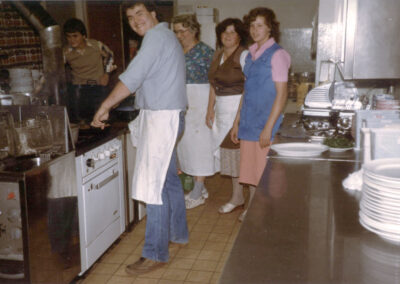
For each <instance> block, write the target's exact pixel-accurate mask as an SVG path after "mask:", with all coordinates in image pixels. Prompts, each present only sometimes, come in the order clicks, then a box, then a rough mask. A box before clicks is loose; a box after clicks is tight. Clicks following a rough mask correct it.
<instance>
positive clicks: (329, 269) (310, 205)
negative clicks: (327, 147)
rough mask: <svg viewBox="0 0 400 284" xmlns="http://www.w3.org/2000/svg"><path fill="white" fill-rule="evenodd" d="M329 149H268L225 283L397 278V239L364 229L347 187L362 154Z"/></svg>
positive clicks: (225, 272) (399, 251) (356, 199)
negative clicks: (309, 152) (309, 154)
mask: <svg viewBox="0 0 400 284" xmlns="http://www.w3.org/2000/svg"><path fill="white" fill-rule="evenodd" d="M324 155H325V156H324ZM331 155H332V153H324V154H323V155H322V156H321V157H318V158H284V157H279V156H277V155H276V154H275V153H273V152H272V151H271V152H270V157H269V158H268V162H267V166H266V169H265V171H264V173H263V176H262V178H261V181H260V184H259V186H258V188H257V190H256V194H255V197H254V199H253V202H252V204H251V206H250V208H249V210H248V213H247V217H246V218H245V220H244V222H243V224H242V227H241V229H240V232H239V234H238V236H237V239H236V241H235V244H234V246H233V248H232V251H231V254H230V257H229V258H228V260H227V263H226V265H225V268H224V270H223V273H222V275H221V278H220V283H229V284H232V283H380V284H381V283H391V284H392V283H400V245H395V244H391V243H388V242H387V241H384V240H382V239H381V238H379V237H378V236H377V235H375V234H374V233H372V232H369V231H368V230H366V229H364V228H363V227H362V226H361V225H360V223H359V221H358V211H359V197H360V193H355V192H349V191H346V190H345V189H344V188H343V187H342V180H343V179H344V178H346V177H347V176H348V175H349V174H350V173H352V172H354V171H356V170H358V169H360V167H361V157H360V156H359V155H358V154H357V153H356V152H354V153H351V152H350V153H346V155H347V157H342V158H340V159H336V158H332V156H331ZM352 155H353V157H352Z"/></svg>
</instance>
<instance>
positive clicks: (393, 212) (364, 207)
mask: <svg viewBox="0 0 400 284" xmlns="http://www.w3.org/2000/svg"><path fill="white" fill-rule="evenodd" d="M363 170H364V175H363V189H362V197H361V202H360V212H359V215H360V223H361V225H363V226H364V227H365V228H366V229H368V230H370V231H372V232H374V233H376V234H378V235H379V236H380V237H382V238H384V239H386V240H389V241H392V242H400V159H378V160H373V161H370V162H368V163H365V164H364V165H363Z"/></svg>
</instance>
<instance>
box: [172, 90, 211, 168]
mask: <svg viewBox="0 0 400 284" xmlns="http://www.w3.org/2000/svg"><path fill="white" fill-rule="evenodd" d="M209 91H210V85H209V84H187V85H186V93H187V98H188V104H189V107H188V110H187V111H186V115H185V130H184V132H183V136H182V139H181V140H180V141H179V143H178V147H177V153H178V160H179V166H180V169H181V171H183V172H184V173H186V174H189V175H193V176H210V175H213V174H215V173H216V172H218V171H219V163H218V161H217V160H216V159H215V157H214V154H213V152H214V149H213V145H214V143H213V133H212V131H211V129H209V128H208V127H207V125H206V123H205V121H206V114H207V105H208V96H209Z"/></svg>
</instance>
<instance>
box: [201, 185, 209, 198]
mask: <svg viewBox="0 0 400 284" xmlns="http://www.w3.org/2000/svg"><path fill="white" fill-rule="evenodd" d="M201 196H203V198H204V199H207V198H208V191H207V188H206V187H205V186H204V185H203V189H202V190H201Z"/></svg>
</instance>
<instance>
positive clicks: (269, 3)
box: [175, 0, 319, 73]
mask: <svg viewBox="0 0 400 284" xmlns="http://www.w3.org/2000/svg"><path fill="white" fill-rule="evenodd" d="M318 3H319V0H264V1H260V0H246V1H243V0H211V1H208V0H175V14H183V13H193V12H194V11H195V9H196V7H209V8H214V9H215V11H216V20H217V22H218V21H221V20H223V19H225V18H228V17H237V18H240V19H242V18H243V16H244V15H245V14H247V13H248V11H249V10H251V9H252V8H255V7H259V6H263V7H269V8H271V9H272V10H274V11H275V13H276V16H277V19H278V21H279V22H280V28H281V42H280V43H281V45H282V46H283V47H284V48H285V49H286V50H287V51H288V52H289V53H290V54H291V57H292V67H291V71H292V72H295V73H301V72H315V60H313V59H312V57H311V35H312V27H313V25H312V23H313V18H314V16H315V14H316V13H317V12H318Z"/></svg>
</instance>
